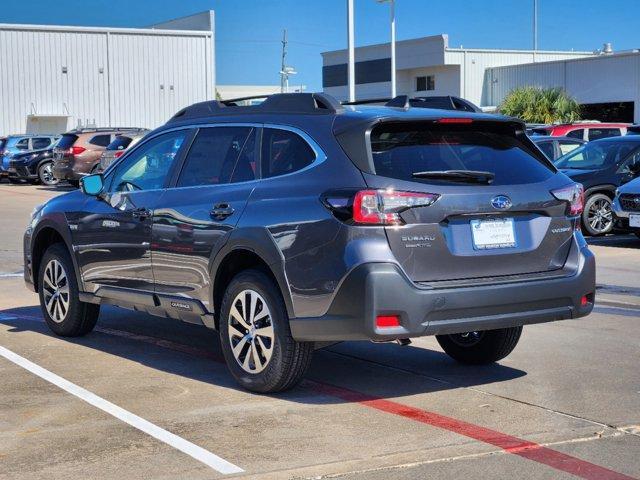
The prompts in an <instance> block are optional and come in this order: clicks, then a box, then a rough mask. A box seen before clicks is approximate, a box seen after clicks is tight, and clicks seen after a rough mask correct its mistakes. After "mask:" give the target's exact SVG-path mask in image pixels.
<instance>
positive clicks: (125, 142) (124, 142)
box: [107, 135, 132, 150]
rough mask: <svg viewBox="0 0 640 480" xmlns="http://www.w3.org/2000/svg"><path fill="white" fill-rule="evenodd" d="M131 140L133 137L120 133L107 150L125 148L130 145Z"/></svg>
mask: <svg viewBox="0 0 640 480" xmlns="http://www.w3.org/2000/svg"><path fill="white" fill-rule="evenodd" d="M131 140H132V139H131V137H127V136H126V135H119V136H117V137H116V138H115V140H114V141H113V142H111V143H110V144H109V146H108V147H107V150H124V149H125V148H127V147H128V146H129V144H130V143H131Z"/></svg>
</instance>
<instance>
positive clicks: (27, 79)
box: [0, 25, 214, 135]
mask: <svg viewBox="0 0 640 480" xmlns="http://www.w3.org/2000/svg"><path fill="white" fill-rule="evenodd" d="M64 68H66V73H64V71H63V69H64ZM213 92H214V79H213V34H212V33H211V32H185V31H163V30H150V29H100V28H81V27H56V26H30V25H0V106H1V107H0V135H3V134H12V133H21V132H24V131H25V129H26V124H27V116H28V115H38V116H46V115H51V116H65V115H67V116H68V117H69V119H68V123H67V126H68V128H73V127H75V126H76V125H77V124H78V122H81V123H83V124H85V123H86V122H89V123H95V124H96V125H98V126H114V127H115V126H140V127H148V128H153V127H156V126H158V125H161V124H162V123H164V122H165V121H166V120H167V119H168V118H169V117H170V116H171V115H173V114H174V113H175V112H176V111H178V110H179V109H180V108H182V107H184V106H185V105H188V104H191V103H194V102H198V101H203V100H208V99H211V98H213Z"/></svg>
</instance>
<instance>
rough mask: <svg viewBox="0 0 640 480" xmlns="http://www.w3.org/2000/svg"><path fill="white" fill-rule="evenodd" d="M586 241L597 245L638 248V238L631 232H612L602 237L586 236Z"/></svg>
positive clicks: (639, 243)
mask: <svg viewBox="0 0 640 480" xmlns="http://www.w3.org/2000/svg"><path fill="white" fill-rule="evenodd" d="M586 240H587V243H588V244H589V245H592V246H597V247H617V248H635V249H640V238H638V237H636V236H635V235H633V234H612V235H605V236H604V237H586Z"/></svg>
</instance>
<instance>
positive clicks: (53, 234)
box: [31, 221, 82, 292]
mask: <svg viewBox="0 0 640 480" xmlns="http://www.w3.org/2000/svg"><path fill="white" fill-rule="evenodd" d="M56 243H61V244H63V245H64V246H65V248H66V249H67V251H68V252H69V256H70V257H71V261H72V262H73V269H74V271H75V274H76V278H77V279H78V283H79V285H78V289H79V290H82V288H81V286H82V285H81V284H82V280H81V279H82V277H81V276H80V272H79V270H78V264H77V262H76V258H75V255H74V254H73V248H72V247H71V239H70V238H69V235H68V234H66V235H65V234H64V233H63V231H62V229H60V228H59V227H58V226H57V225H56V224H54V223H53V222H49V221H45V222H43V224H41V225H40V226H38V229H37V230H36V231H35V232H34V234H33V236H32V240H31V270H32V275H33V286H34V288H35V291H36V292H37V291H38V288H39V285H38V280H39V278H38V272H39V271H40V262H41V261H42V257H43V256H44V253H45V252H46V251H47V248H49V247H50V246H51V245H54V244H56Z"/></svg>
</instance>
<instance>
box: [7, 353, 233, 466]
mask: <svg viewBox="0 0 640 480" xmlns="http://www.w3.org/2000/svg"><path fill="white" fill-rule="evenodd" d="M0 356H3V357H4V358H6V359H7V360H9V361H10V362H13V363H15V364H16V365H18V366H20V367H22V368H24V369H25V370H28V371H30V372H31V373H33V374H34V375H37V376H38V377H40V378H42V379H44V380H46V381H47V382H50V383H52V384H54V385H56V386H57V387H59V388H61V389H63V390H65V391H67V392H69V393H70V394H72V395H75V396H76V397H78V398H79V399H81V400H84V401H85V402H87V403H89V404H90V405H93V406H94V407H96V408H99V409H100V410H102V411H104V412H107V413H108V414H109V415H113V416H114V417H116V418H117V419H119V420H122V421H123V422H125V423H128V424H129V425H131V426H132V427H134V428H137V429H138V430H141V431H143V432H144V433H146V434H148V435H151V436H152V437H154V438H156V439H158V440H160V441H161V442H164V443H166V444H167V445H171V446H172V447H173V448H175V449H177V450H180V451H181V452H184V453H186V454H187V455H189V456H190V457H193V458H195V459H196V460H198V461H200V462H202V463H204V464H205V465H207V466H208V467H211V468H213V469H214V470H216V471H218V472H220V473H224V474H230V473H241V472H243V471H244V470H242V469H241V468H240V467H238V466H236V465H234V464H233V463H229V462H227V461H226V460H225V459H224V458H220V457H218V456H217V455H215V454H213V453H211V452H209V451H208V450H205V449H204V448H202V447H199V446H198V445H195V444H193V443H191V442H189V441H187V440H185V439H184V438H182V437H179V436H177V435H175V434H173V433H171V432H168V431H166V430H165V429H163V428H160V427H158V426H157V425H154V424H153V423H151V422H149V421H147V420H145V419H144V418H141V417H138V416H137V415H134V414H133V413H131V412H128V411H127V410H125V409H123V408H120V407H119V406H117V405H114V404H113V403H111V402H109V401H107V400H105V399H104V398H102V397H99V396H98V395H96V394H94V393H91V392H90V391H88V390H85V389H84V388H82V387H80V386H78V385H76V384H75V383H71V382H70V381H68V380H65V379H64V378H62V377H60V376H58V375H56V374H55V373H52V372H50V371H49V370H46V369H44V368H42V367H41V366H39V365H36V364H35V363H33V362H31V361H29V360H27V359H26V358H24V357H21V356H20V355H18V354H16V353H14V352H12V351H11V350H8V349H6V348H5V347H2V346H0Z"/></svg>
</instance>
